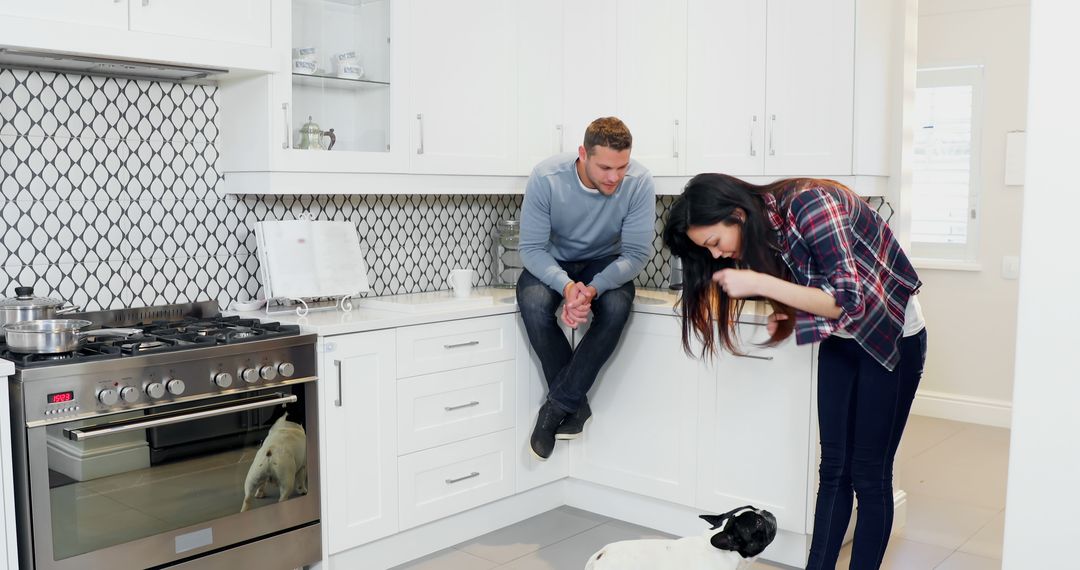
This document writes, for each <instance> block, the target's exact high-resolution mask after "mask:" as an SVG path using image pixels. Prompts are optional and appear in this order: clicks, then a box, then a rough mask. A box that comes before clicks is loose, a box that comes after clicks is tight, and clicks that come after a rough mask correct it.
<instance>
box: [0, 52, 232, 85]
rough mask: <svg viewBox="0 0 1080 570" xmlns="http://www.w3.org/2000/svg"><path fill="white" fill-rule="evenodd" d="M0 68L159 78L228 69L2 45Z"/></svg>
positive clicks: (174, 78) (192, 76) (184, 77)
mask: <svg viewBox="0 0 1080 570" xmlns="http://www.w3.org/2000/svg"><path fill="white" fill-rule="evenodd" d="M0 67H16V68H21V69H37V70H44V71H56V72H60V73H81V74H85V75H105V76H108V77H124V78H128V79H150V80H156V81H190V80H195V79H204V78H207V77H210V76H213V75H221V74H224V73H228V72H229V71H228V70H227V69H216V68H210V67H189V66H186V65H174V64H171V63H156V62H149V61H131V60H116V59H107V58H102V57H93V56H87V55H82V54H71V53H58V52H45V51H31V50H22V49H12V48H0Z"/></svg>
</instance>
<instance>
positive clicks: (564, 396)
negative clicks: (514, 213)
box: [517, 255, 635, 413]
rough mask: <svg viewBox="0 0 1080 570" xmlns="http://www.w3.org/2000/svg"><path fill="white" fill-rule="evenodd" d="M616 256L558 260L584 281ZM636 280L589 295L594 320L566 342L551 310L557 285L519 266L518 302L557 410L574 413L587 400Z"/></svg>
mask: <svg viewBox="0 0 1080 570" xmlns="http://www.w3.org/2000/svg"><path fill="white" fill-rule="evenodd" d="M617 257H618V256H614V255H613V256H609V257H603V258H600V259H593V260H587V261H560V262H559V265H560V266H561V267H562V268H563V269H564V270H565V271H566V273H567V274H568V275H569V276H570V278H571V279H573V280H574V281H581V282H584V283H588V282H590V281H591V280H592V278H593V277H594V276H596V274H597V273H600V271H602V270H603V269H604V268H605V267H607V266H608V265H609V264H611V262H613V261H615V259H617ZM634 292H635V290H634V284H633V283H632V282H627V283H624V284H623V285H622V286H621V287H616V288H615V289H611V290H609V291H606V292H604V293H603V294H602V295H600V296H599V297H597V298H595V299H593V301H592V323H591V324H590V325H589V330H588V331H587V332H586V333H585V336H584V337H583V338H582V339H581V342H580V343H578V346H577V349H576V350H572V349H571V348H570V342H569V341H567V340H566V336H564V335H563V332H562V330H560V329H559V324H558V320H557V317H556V314H555V311H556V309H558V308H559V305H560V303H562V301H563V296H562V292H561V291H554V290H552V289H551V287H548V286H547V285H546V284H544V283H543V282H542V281H540V280H539V279H537V278H536V277H535V276H534V275H533V274H532V273H529V271H528V270H526V271H522V272H521V277H519V278H518V283H517V302H518V307H519V309H520V310H521V320H522V321H524V322H525V331H526V332H527V333H528V335H529V343H530V344H531V345H532V348H533V351H535V352H536V356H537V357H538V358H539V359H540V365H541V367H543V369H544V379H545V380H546V381H547V385H548V401H549V402H551V403H552V404H554V405H555V407H557V408H559V409H560V410H562V411H564V412H567V413H573V412H575V411H577V409H578V408H579V407H580V406H581V404H582V402H584V401H585V396H586V394H587V393H588V391H589V388H591V387H592V385H593V383H594V382H595V381H596V375H597V374H599V372H600V368H601V367H603V366H604V363H605V362H607V360H608V358H610V357H611V353H613V352H614V351H615V345H617V344H618V343H619V337H620V336H622V331H623V328H624V327H625V326H626V320H627V319H628V318H629V317H630V306H631V305H632V304H633V302H634Z"/></svg>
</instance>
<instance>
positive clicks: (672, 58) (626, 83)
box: [578, 0, 687, 176]
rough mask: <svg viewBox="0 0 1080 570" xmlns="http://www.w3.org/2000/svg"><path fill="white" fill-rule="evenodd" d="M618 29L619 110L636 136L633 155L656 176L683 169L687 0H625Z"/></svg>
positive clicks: (620, 6)
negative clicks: (681, 150)
mask: <svg viewBox="0 0 1080 570" xmlns="http://www.w3.org/2000/svg"><path fill="white" fill-rule="evenodd" d="M600 21H603V20H600ZM614 29H615V33H616V41H615V47H614V50H611V48H608V51H607V53H609V54H610V55H611V57H612V58H614V59H615V68H616V74H615V92H616V104H615V113H614V114H615V115H617V116H618V117H619V118H620V119H622V120H623V122H625V123H626V125H627V126H628V127H629V128H630V132H631V133H632V134H633V136H634V149H633V152H632V154H631V156H633V158H634V159H635V160H637V161H639V162H641V163H642V164H643V165H644V166H645V167H646V168H648V169H649V171H650V172H652V173H653V175H655V176H674V175H677V174H680V173H681V172H682V169H681V166H680V164H681V159H680V156H681V155H680V149H682V148H683V126H684V125H685V124H686V93H687V91H686V47H687V44H686V0H671V1H667V2H646V1H643V0H619V2H618V7H617V10H616V14H615V26H614ZM594 33H595V31H594ZM601 53H604V52H601ZM600 61H603V58H601V59H600ZM585 67H586V68H590V67H591V66H585ZM584 85H588V84H587V83H585V84H581V85H579V86H578V87H579V88H581V87H584ZM579 136H580V134H579Z"/></svg>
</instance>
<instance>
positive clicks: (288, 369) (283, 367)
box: [277, 362, 296, 378]
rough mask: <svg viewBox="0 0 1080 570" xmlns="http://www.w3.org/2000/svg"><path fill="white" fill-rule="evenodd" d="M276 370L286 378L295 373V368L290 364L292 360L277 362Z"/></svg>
mask: <svg viewBox="0 0 1080 570" xmlns="http://www.w3.org/2000/svg"><path fill="white" fill-rule="evenodd" d="M277 371H278V373H279V374H281V375H282V376H284V377H286V378H290V377H292V375H293V374H296V368H295V367H294V366H293V365H292V362H282V363H281V364H278V367H277Z"/></svg>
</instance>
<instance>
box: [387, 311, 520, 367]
mask: <svg viewBox="0 0 1080 570" xmlns="http://www.w3.org/2000/svg"><path fill="white" fill-rule="evenodd" d="M516 351H517V341H516V338H515V332H514V315H495V316H491V317H485V318H480V319H459V320H455V321H446V322H443V323H433V324H427V325H418V326H410V327H401V328H399V329H398V330H397V359H398V365H397V371H398V376H399V377H401V378H405V377H408V376H415V375H417V374H429V373H432V372H439V371H443V370H455V369H459V368H464V367H467V366H476V365H479V364H487V363H491V362H500V361H503V360H513V359H514V356H515V353H516Z"/></svg>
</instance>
